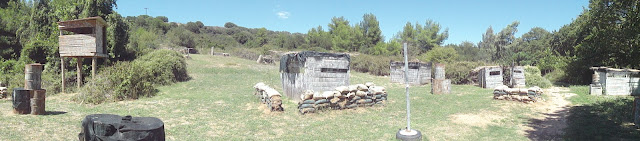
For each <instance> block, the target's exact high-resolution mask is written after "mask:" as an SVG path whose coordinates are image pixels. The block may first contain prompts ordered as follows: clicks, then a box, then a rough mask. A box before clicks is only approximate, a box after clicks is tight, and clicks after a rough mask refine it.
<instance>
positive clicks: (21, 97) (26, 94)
mask: <svg viewBox="0 0 640 141" xmlns="http://www.w3.org/2000/svg"><path fill="white" fill-rule="evenodd" d="M30 95H31V91H30V90H25V89H23V88H13V95H12V96H11V97H12V98H13V113H15V114H29V113H31V106H30V105H29V103H30V100H29V98H30V97H31V96H30Z"/></svg>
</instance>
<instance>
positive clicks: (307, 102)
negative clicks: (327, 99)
mask: <svg viewBox="0 0 640 141" xmlns="http://www.w3.org/2000/svg"><path fill="white" fill-rule="evenodd" d="M314 103H316V101H315V100H313V99H309V100H305V101H302V104H314Z"/></svg>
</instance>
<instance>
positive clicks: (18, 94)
mask: <svg viewBox="0 0 640 141" xmlns="http://www.w3.org/2000/svg"><path fill="white" fill-rule="evenodd" d="M24 74H25V75H24V79H25V80H24V88H14V89H13V95H12V98H13V113H15V114H32V115H43V114H45V97H46V93H47V91H46V90H44V89H42V88H41V85H42V82H41V77H40V76H41V74H42V64H38V63H36V64H27V65H26V66H25V69H24Z"/></svg>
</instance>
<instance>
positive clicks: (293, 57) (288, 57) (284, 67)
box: [280, 51, 351, 72]
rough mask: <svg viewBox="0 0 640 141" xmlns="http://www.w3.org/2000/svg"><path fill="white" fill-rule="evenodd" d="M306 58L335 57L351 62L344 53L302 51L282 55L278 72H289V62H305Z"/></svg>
mask: <svg viewBox="0 0 640 141" xmlns="http://www.w3.org/2000/svg"><path fill="white" fill-rule="evenodd" d="M308 57H335V58H346V59H347V61H349V62H351V57H350V56H349V54H345V53H326V52H315V51H303V52H299V53H289V54H285V55H282V57H281V58H280V72H289V67H288V66H289V65H290V62H294V61H295V62H305V61H306V60H307V58H308Z"/></svg>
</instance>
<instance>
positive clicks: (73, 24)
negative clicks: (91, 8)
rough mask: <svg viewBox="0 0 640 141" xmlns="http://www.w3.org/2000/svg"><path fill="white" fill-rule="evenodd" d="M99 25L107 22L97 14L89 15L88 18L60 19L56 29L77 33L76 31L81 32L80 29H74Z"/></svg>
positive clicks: (105, 24)
mask: <svg viewBox="0 0 640 141" xmlns="http://www.w3.org/2000/svg"><path fill="white" fill-rule="evenodd" d="M99 25H102V26H107V22H106V21H104V19H102V17H100V16H97V17H89V18H83V19H75V20H69V21H61V22H58V29H60V30H66V31H71V32H76V33H77V32H82V31H76V30H77V29H78V28H91V27H96V26H99Z"/></svg>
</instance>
